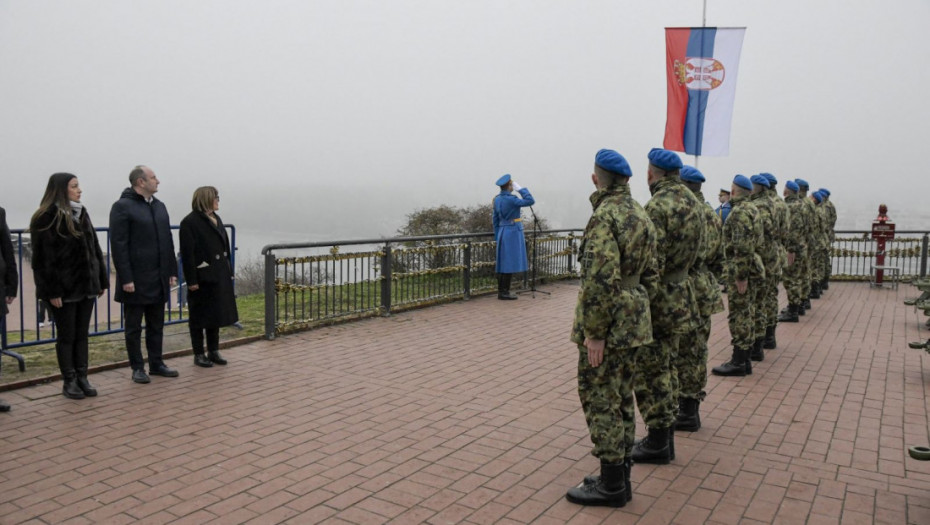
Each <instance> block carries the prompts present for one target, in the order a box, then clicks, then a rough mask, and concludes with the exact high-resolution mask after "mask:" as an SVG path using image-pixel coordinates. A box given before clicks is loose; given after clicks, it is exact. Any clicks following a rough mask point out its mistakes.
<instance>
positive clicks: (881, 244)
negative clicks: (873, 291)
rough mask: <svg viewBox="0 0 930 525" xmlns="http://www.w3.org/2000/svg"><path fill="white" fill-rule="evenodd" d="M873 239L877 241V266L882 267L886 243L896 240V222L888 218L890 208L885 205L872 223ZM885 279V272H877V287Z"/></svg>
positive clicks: (881, 206)
mask: <svg viewBox="0 0 930 525" xmlns="http://www.w3.org/2000/svg"><path fill="white" fill-rule="evenodd" d="M872 238H873V239H875V244H876V251H875V266H878V267H881V266H884V264H885V241H887V240H891V239H894V221H892V220H891V219H889V218H888V206H885V205H884V204H881V205H879V207H878V217H876V218H875V220H874V221H872ZM884 277H885V271H884V270H879V269H876V270H875V283H874V284H875V285H877V286H881V285H882V281H883V279H884Z"/></svg>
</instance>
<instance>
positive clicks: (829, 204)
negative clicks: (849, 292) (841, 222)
mask: <svg viewBox="0 0 930 525" xmlns="http://www.w3.org/2000/svg"><path fill="white" fill-rule="evenodd" d="M817 191H819V192H820V196H821V197H823V207H824V211H825V212H826V215H827V225H826V226H827V235H828V239H829V241H830V242H829V244H828V245H827V259H826V260H825V261H824V269H823V280H822V281H820V293H823V292H824V290H827V289H828V288H830V276H831V275H832V274H833V260H832V259H831V252H832V251H833V241H835V240H836V231H835V229H836V206H834V205H833V200H832V199H830V190H828V189H826V188H820V189H819V190H817Z"/></svg>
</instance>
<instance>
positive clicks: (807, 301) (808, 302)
mask: <svg viewBox="0 0 930 525" xmlns="http://www.w3.org/2000/svg"><path fill="white" fill-rule="evenodd" d="M810 309H811V300H810V298H807V299H804V301H803V302H802V303H801V311H800V312H798V313H799V314H800V315H804V313H805V312H807V310H810Z"/></svg>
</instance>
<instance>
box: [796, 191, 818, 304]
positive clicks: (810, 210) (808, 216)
mask: <svg viewBox="0 0 930 525" xmlns="http://www.w3.org/2000/svg"><path fill="white" fill-rule="evenodd" d="M794 182H795V184H797V185H798V196H799V197H801V206H802V207H803V208H804V220H806V221H807V224H808V226H807V231H806V232H805V234H806V236H807V251H808V257H807V260H806V261H805V264H804V271H805V272H806V275H804V281H803V282H802V283H801V286H802V292H801V293H802V295H803V296H804V300H803V301H802V302H801V307H802V308H804V310H810V309H811V272H813V271H814V263H813V258H814V253H813V252H814V244H816V242H817V239H816V238H815V237H816V229H815V228H814V221H816V220H817V218H816V216H815V215H814V214H815V213H816V210H815V209H814V203H813V202H812V201H811V199H810V197H809V196H808V195H807V191H808V190H809V189H810V185H809V184H808V183H807V181H806V180H804V179H794ZM802 315H803V314H802Z"/></svg>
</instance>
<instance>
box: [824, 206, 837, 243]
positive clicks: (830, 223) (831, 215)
mask: <svg viewBox="0 0 930 525" xmlns="http://www.w3.org/2000/svg"><path fill="white" fill-rule="evenodd" d="M823 207H824V208H825V209H826V211H827V233H828V234H829V235H830V242H831V243H832V242H833V241H835V240H836V232H835V231H834V230H835V229H836V206H834V205H833V202H831V201H829V200H826V201H824V203H823Z"/></svg>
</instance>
